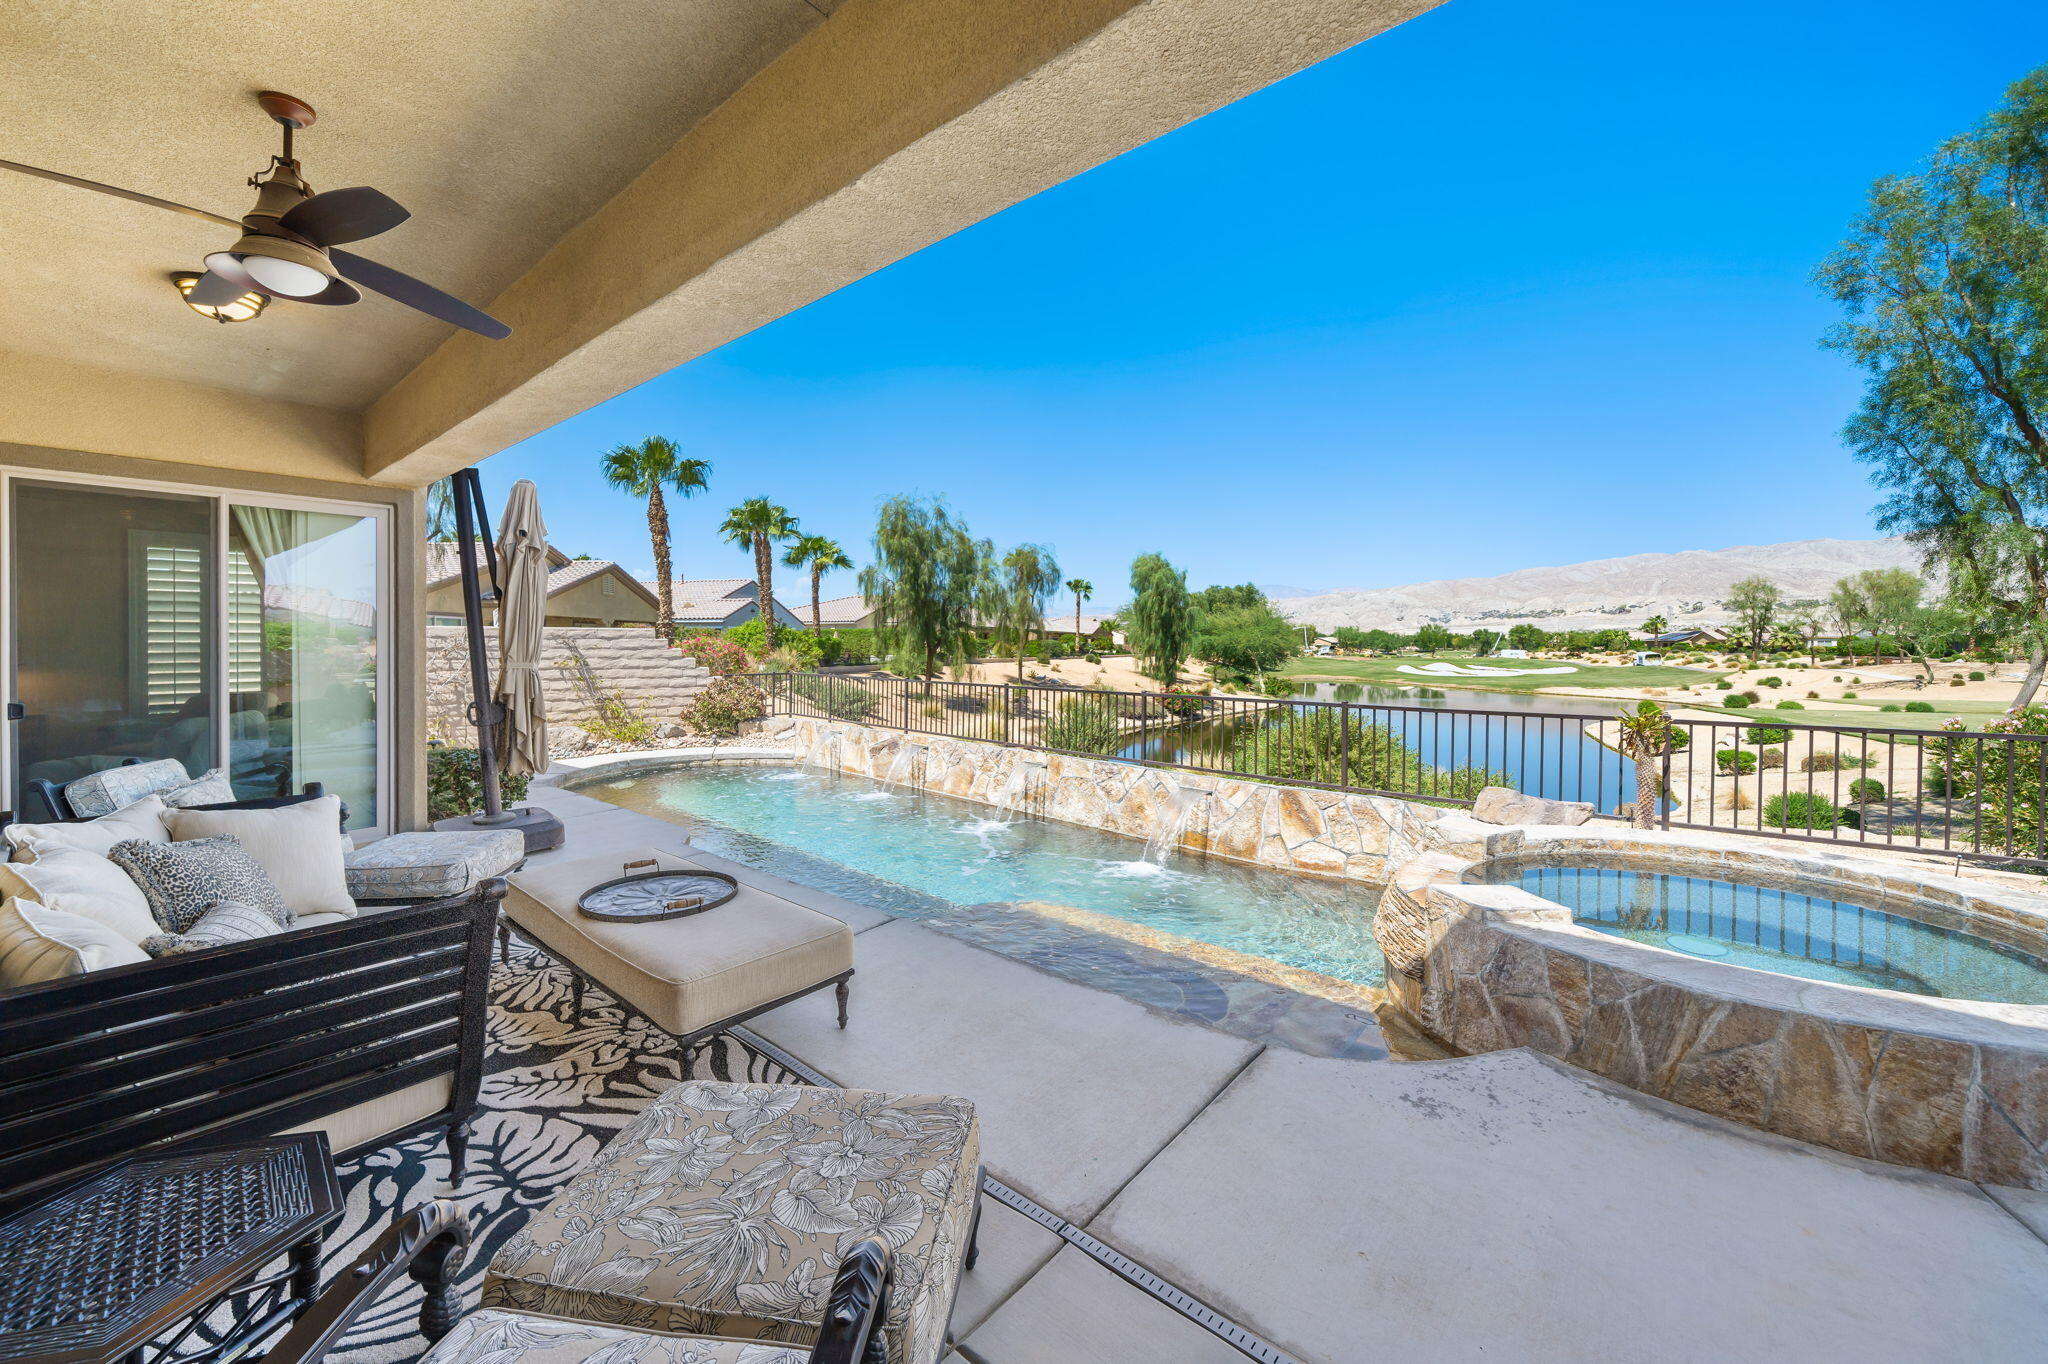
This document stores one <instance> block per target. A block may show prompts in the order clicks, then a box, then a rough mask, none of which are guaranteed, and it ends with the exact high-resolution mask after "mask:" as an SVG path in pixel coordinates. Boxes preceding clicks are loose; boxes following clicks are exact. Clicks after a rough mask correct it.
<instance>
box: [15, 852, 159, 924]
mask: <svg viewBox="0 0 2048 1364" xmlns="http://www.w3.org/2000/svg"><path fill="white" fill-rule="evenodd" d="M0 895H11V896H15V897H17V898H19V899H23V900H29V901H32V902H34V903H36V904H39V905H41V906H42V907H43V908H45V909H53V910H57V911H59V912H61V913H64V914H75V915H77V916H78V917H79V918H81V919H90V920H92V921H93V922H94V923H97V924H104V925H105V926H106V927H108V928H111V929H113V930H114V931H115V932H116V933H118V934H120V935H121V936H122V937H123V938H125V939H127V940H128V941H129V942H131V943H140V942H141V941H142V940H143V939H144V938H147V937H149V936H150V935H151V934H153V933H161V932H163V928H162V926H161V925H159V924H158V923H157V921H156V916H155V915H153V914H151V913H150V912H149V899H148V897H146V896H145V895H143V893H142V888H141V887H140V886H138V885H136V884H135V878H134V877H132V876H130V875H129V874H128V873H127V872H126V871H124V870H122V869H121V868H120V867H118V866H116V865H115V864H114V863H112V862H109V861H108V860H107V859H106V858H104V857H101V856H99V855H98V854H97V853H89V852H80V851H79V850H78V849H76V848H51V849H49V850H47V851H45V852H44V853H43V855H42V856H41V857H38V858H37V859H36V860H35V861H33V862H12V863H5V864H0Z"/></svg>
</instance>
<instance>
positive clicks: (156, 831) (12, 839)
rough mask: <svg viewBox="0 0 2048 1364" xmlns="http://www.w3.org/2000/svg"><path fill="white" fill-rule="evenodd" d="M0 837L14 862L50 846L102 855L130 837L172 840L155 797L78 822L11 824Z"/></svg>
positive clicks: (35, 855)
mask: <svg viewBox="0 0 2048 1364" xmlns="http://www.w3.org/2000/svg"><path fill="white" fill-rule="evenodd" d="M0 838H5V839H6V840H7V841H8V842H9V843H10V844H12V845H13V847H14V860H15V861H17V862H33V861H35V860H36V859H37V858H38V857H41V856H42V855H43V854H44V852H46V851H48V850H50V849H52V848H75V849H77V850H78V851H79V852H88V853H93V854H96V855H97V856H100V857H105V856H106V855H107V854H108V853H109V852H111V851H112V850H113V847H114V845H115V844H116V843H126V842H127V841H128V840H129V839H131V838H139V839H141V840H142V841H143V842H145V843H168V842H170V841H171V836H170V834H168V833H167V832H165V830H164V803H163V801H162V800H160V799H158V798H157V797H156V796H144V797H143V798H142V799H141V800H138V801H136V802H135V803H134V804H133V805H124V806H122V807H121V808H120V809H118V810H116V811H114V813H112V814H111V815H101V816H100V817H99V818H98V819H88V820H86V821H84V822H83V823H80V824H10V825H8V826H7V827H6V828H5V829H0Z"/></svg>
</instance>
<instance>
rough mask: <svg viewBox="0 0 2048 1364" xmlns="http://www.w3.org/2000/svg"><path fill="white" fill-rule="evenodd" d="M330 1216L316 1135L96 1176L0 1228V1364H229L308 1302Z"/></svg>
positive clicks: (332, 1197)
mask: <svg viewBox="0 0 2048 1364" xmlns="http://www.w3.org/2000/svg"><path fill="white" fill-rule="evenodd" d="M341 1208H342V1202H341V1190H340V1188H339V1186H338V1185H337V1184H336V1183H335V1179H334V1165H333V1162H332V1161H331V1160H330V1159H329V1156H328V1151H327V1136H326V1134H325V1133H323V1132H306V1133H300V1134H298V1135H295V1136H285V1137H266V1138H262V1139H259V1140H252V1141H241V1142H230V1143H223V1144H218V1145H206V1146H187V1147H183V1148H180V1149H177V1150H173V1151H168V1152H165V1153H163V1154H161V1155H152V1156H138V1157H135V1158H134V1159H131V1160H125V1161H122V1162H121V1163H120V1164H118V1165H113V1166H110V1167H109V1168H107V1169H105V1170H103V1171H101V1172H100V1173H99V1174H97V1175H94V1176H93V1177H92V1178H90V1179H88V1180H86V1181H84V1182H83V1183H79V1184H74V1185H72V1186H71V1187H70V1188H68V1189H65V1190H63V1191H62V1192H60V1193H57V1194H55V1195H53V1196H51V1197H50V1198H48V1199H45V1200H44V1201H43V1202H41V1203H38V1204H36V1205H34V1206H33V1207H30V1208H27V1209H25V1210H23V1211H22V1212H20V1213H17V1214H16V1215H15V1216H13V1217H11V1218H9V1219H8V1220H7V1221H6V1222H5V1223H4V1224H0V1265H5V1266H6V1272H5V1275H4V1282H0V1362H4V1364H102V1362H103V1361H110V1360H127V1361H129V1362H130V1364H230V1361H232V1360H235V1359H237V1358H239V1357H240V1356H242V1355H243V1354H245V1353H247V1352H248V1350H249V1349H250V1348H251V1347H252V1346H254V1345H256V1344H258V1343H260V1342H261V1341H262V1340H263V1339H264V1338H265V1337H266V1336H268V1335H269V1334H270V1333H271V1332H272V1331H273V1330H275V1329H276V1328H278V1327H279V1326H282V1325H284V1324H285V1323H286V1322H288V1321H290V1320H292V1319H293V1318H295V1317H296V1316H298V1315H299V1313H301V1312H303V1311H304V1310H305V1309H306V1307H307V1306H308V1305H309V1304H311V1302H312V1301H313V1297H314V1295H315V1293H316V1291H317V1290H318V1287H319V1283H318V1278H319V1268H320V1244H321V1240H322V1238H323V1237H325V1235H326V1233H327V1229H328V1228H329V1227H331V1226H332V1225H333V1224H334V1222H335V1220H336V1219H337V1218H339V1217H340V1216H341ZM281 1257H282V1258H283V1259H284V1260H285V1262H286V1264H285V1268H284V1269H283V1270H282V1271H272V1272H269V1273H266V1272H265V1271H266V1269H268V1268H269V1266H271V1265H272V1264H273V1263H274V1262H276V1261H277V1260H278V1259H280V1258H281ZM223 1308H225V1309H227V1310H228V1311H229V1313H230V1315H231V1320H232V1322H233V1324H232V1326H231V1327H230V1328H229V1329H228V1330H227V1331H226V1332H225V1334H224V1335H223V1336H222V1338H221V1339H220V1340H218V1341H210V1340H201V1341H199V1342H193V1343H190V1344H189V1345H188V1342H191V1338H192V1336H193V1335H194V1334H195V1332H197V1331H198V1328H199V1327H200V1324H201V1323H203V1322H204V1321H206V1319H207V1318H208V1317H209V1316H211V1315H213V1314H214V1313H215V1312H216V1311H219V1310H221V1309H223Z"/></svg>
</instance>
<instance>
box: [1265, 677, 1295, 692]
mask: <svg viewBox="0 0 2048 1364" xmlns="http://www.w3.org/2000/svg"><path fill="white" fill-rule="evenodd" d="M1265 693H1266V695H1268V696H1292V695H1294V679H1293V678H1291V677H1282V676H1280V674H1278V673H1268V674H1266V681H1265Z"/></svg>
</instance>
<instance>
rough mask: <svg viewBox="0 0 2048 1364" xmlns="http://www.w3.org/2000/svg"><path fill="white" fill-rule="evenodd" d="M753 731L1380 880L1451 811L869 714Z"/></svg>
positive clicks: (1112, 823)
mask: <svg viewBox="0 0 2048 1364" xmlns="http://www.w3.org/2000/svg"><path fill="white" fill-rule="evenodd" d="M749 741H750V742H757V743H761V744H764V745H767V746H770V747H774V748H779V749H783V750H785V751H787V752H789V753H791V754H793V755H794V756H795V757H796V758H797V759H798V760H799V761H801V762H803V763H806V764H808V765H811V766H815V767H823V768H828V769H834V770H837V771H841V772H851V773H855V774H857V775H860V776H864V777H872V778H874V779H875V780H877V781H886V782H890V783H893V784H895V785H898V786H909V787H913V788H915V789H918V790H923V791H935V792H938V793H940V794H942V795H948V796H959V797H961V798H963V799H966V800H975V801H980V802H983V803H984V804H988V805H993V806H997V807H999V808H1002V809H1009V810H1016V811H1019V812H1022V813H1027V814H1031V815H1035V816H1038V817H1039V818H1043V819H1056V820H1060V821H1063V822H1065V823H1068V824H1080V825H1085V826H1087V827H1089V828H1092V829H1107V830H1109V831H1110V832H1112V833H1119V834H1124V835H1127V836H1129V837H1131V838H1138V839H1143V840H1145V841H1146V842H1148V843H1153V844H1156V845H1158V846H1164V847H1174V848H1183V849H1186V850H1187V851H1189V852H1201V853H1208V854H1209V855H1211V856H1214V857H1226V858H1229V859H1231V860H1232V861H1236V862H1249V863H1253V864H1255V865H1258V866H1267V867H1283V868H1285V869H1287V870H1289V871H1301V872H1313V873H1318V874H1321V875H1325V876H1344V877H1349V878H1352V879H1355V880H1360V881H1373V882H1384V881H1385V880H1386V879H1387V877H1388V875H1389V874H1390V873H1391V871H1392V870H1393V868H1395V867H1397V866H1400V865H1401V864H1403V863H1405V862H1407V861H1409V860H1410V859H1411V858H1413V857H1414V856H1415V854H1416V853H1417V852H1418V851H1420V850H1421V848H1422V846H1423V843H1424V838H1425V831H1426V830H1427V829H1428V828H1429V827H1430V826H1431V825H1432V824H1433V823H1435V822H1436V821H1437V820H1439V819H1442V818H1443V817H1444V816H1446V815H1449V814H1451V813H1452V812H1451V811H1450V810H1448V809H1445V808H1443V807H1440V806H1431V805H1420V804H1416V803H1413V802H1410V801H1404V800H1396V799H1392V798H1390V797H1382V796H1356V795H1346V794H1344V793H1341V792H1336V791H1318V790H1312V789H1308V788H1304V787H1291V786H1274V785H1271V784H1269V783H1265V782H1250V781H1237V780H1234V779H1232V778H1229V777H1216V776H1209V775H1206V774H1203V773H1197V772H1178V771H1167V770H1164V769H1160V768H1151V767H1140V766H1138V765H1136V764H1134V763H1124V762H1112V761H1109V760H1107V759H1102V758H1081V757H1068V756H1064V755H1061V754H1056V753H1046V752H1044V751H1042V750H1039V749H1029V748H1007V747H1004V746H1003V745H1001V744H991V743H982V742H979V741H976V740H972V739H948V738H942V737H938V736H934V735H926V734H905V733H903V732H901V731H898V730H892V729H877V728H873V727H871V726H868V725H857V724H848V723H845V722H843V721H835V720H821V719H811V718H803V717H790V716H776V717H772V718H770V719H767V720H764V721H762V722H761V723H760V726H759V727H758V728H757V730H756V732H755V733H754V734H753V735H751V736H750V740H749Z"/></svg>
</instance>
